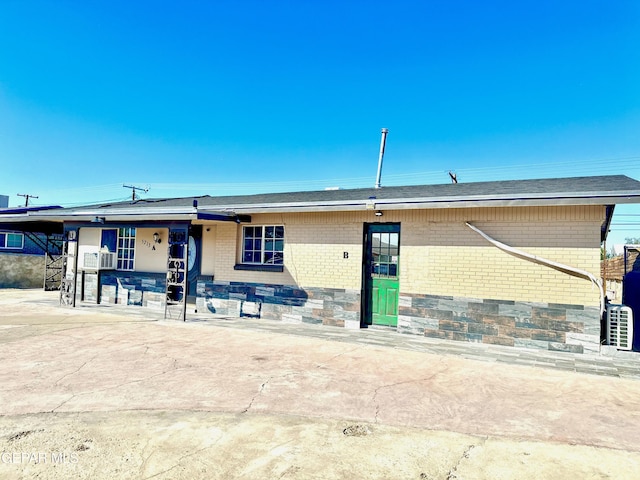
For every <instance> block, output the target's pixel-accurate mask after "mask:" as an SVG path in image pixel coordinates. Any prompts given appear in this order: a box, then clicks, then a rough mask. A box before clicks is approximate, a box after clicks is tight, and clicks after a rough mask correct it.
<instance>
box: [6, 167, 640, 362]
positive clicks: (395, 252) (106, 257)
mask: <svg viewBox="0 0 640 480" xmlns="http://www.w3.org/2000/svg"><path fill="white" fill-rule="evenodd" d="M620 203H640V182H638V181H636V180H634V179H631V178H629V177H626V176H596V177H577V178H553V179H539V180H517V181H494V182H478V183H457V184H443V185H416V186H402V187H382V188H363V189H339V190H323V191H310V192H292V193H272V194H258V195H242V196H220V197H215V196H201V197H189V198H166V199H151V200H137V201H129V202H120V203H111V204H101V205H89V206H85V207H74V208H49V209H45V210H33V209H25V210H24V211H13V213H1V212H0V229H2V228H4V227H3V224H5V225H6V226H8V228H9V227H10V228H13V229H16V228H26V229H31V230H37V231H45V232H52V231H59V232H63V233H64V237H65V239H66V248H65V270H64V271H65V272H66V274H65V276H64V279H63V282H62V292H61V298H62V299H63V301H65V302H68V303H71V304H75V302H76V301H92V302H100V303H109V302H112V303H116V302H117V303H125V304H134V305H147V306H156V307H160V308H165V312H166V314H167V316H168V317H172V318H182V319H184V315H185V311H186V310H185V305H186V301H188V300H189V299H193V301H194V302H195V304H196V308H197V312H198V314H199V315H202V314H207V313H209V312H210V313H212V314H223V315H230V316H236V317H242V316H254V317H260V318H269V319H278V320H280V319H281V320H282V321H285V322H289V323H296V322H298V323H299V322H307V323H318V324H325V325H334V326H342V327H345V328H362V327H369V326H371V327H375V326H380V327H386V328H390V329H393V330H397V331H399V332H403V333H410V334H418V335H426V336H429V337H435V338H442V339H448V340H459V341H465V342H469V341H471V342H483V343H493V344H500V345H509V346H516V347H518V346H520V347H528V348H542V349H551V350H562V351H570V352H576V353H580V352H584V351H598V350H599V346H600V343H601V338H602V327H601V320H602V313H603V308H604V304H603V302H604V294H603V292H602V283H601V281H600V278H599V277H600V273H599V270H600V247H601V244H602V242H603V241H604V240H605V239H606V236H607V232H608V230H609V225H610V222H611V217H612V214H613V210H614V206H615V205H616V204H620Z"/></svg>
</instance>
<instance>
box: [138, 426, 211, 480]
mask: <svg viewBox="0 0 640 480" xmlns="http://www.w3.org/2000/svg"><path fill="white" fill-rule="evenodd" d="M223 437H224V434H222V435H221V436H220V437H218V439H217V440H216V441H215V442H213V443H212V444H211V445H209V446H207V447H202V448H200V449H198V450H196V451H194V452H192V453H189V454H187V455H183V456H181V457H180V458H179V459H178V460H177V461H176V463H175V464H174V465H172V466H171V467H169V468H167V469H166V470H163V471H161V472H158V473H154V474H153V475H151V476H148V477H144V479H143V480H149V479H150V478H154V477H157V476H159V475H162V474H165V473H167V472H170V471H171V470H173V469H174V468H178V467H179V466H180V464H181V463H182V462H183V461H184V460H186V459H187V458H190V457H193V456H195V455H198V454H200V453H201V452H204V451H205V450H209V449H211V448H213V447H215V446H216V445H218V443H219V442H220V440H222V438H223ZM151 455H153V453H151V454H150V455H149V456H148V457H147V460H148V459H149V458H151ZM145 463H146V460H145ZM140 473H142V466H141V467H140Z"/></svg>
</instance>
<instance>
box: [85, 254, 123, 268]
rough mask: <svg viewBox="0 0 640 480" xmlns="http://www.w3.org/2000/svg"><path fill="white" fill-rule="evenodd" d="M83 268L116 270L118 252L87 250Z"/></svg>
mask: <svg viewBox="0 0 640 480" xmlns="http://www.w3.org/2000/svg"><path fill="white" fill-rule="evenodd" d="M82 268H83V269H84V270H115V268H116V254H115V253H111V252H85V254H84V258H83V262H82Z"/></svg>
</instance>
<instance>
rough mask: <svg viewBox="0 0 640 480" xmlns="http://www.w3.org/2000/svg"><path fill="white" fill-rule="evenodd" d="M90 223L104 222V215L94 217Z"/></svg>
mask: <svg viewBox="0 0 640 480" xmlns="http://www.w3.org/2000/svg"><path fill="white" fill-rule="evenodd" d="M91 223H104V217H95V218H94V219H93V220H91Z"/></svg>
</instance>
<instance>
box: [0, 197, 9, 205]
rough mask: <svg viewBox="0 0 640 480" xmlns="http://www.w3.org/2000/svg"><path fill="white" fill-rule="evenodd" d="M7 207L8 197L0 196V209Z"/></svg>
mask: <svg viewBox="0 0 640 480" xmlns="http://www.w3.org/2000/svg"><path fill="white" fill-rule="evenodd" d="M8 207H9V197H8V196H7V195H0V208H8Z"/></svg>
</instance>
